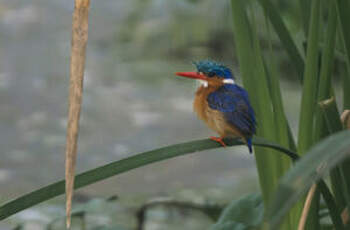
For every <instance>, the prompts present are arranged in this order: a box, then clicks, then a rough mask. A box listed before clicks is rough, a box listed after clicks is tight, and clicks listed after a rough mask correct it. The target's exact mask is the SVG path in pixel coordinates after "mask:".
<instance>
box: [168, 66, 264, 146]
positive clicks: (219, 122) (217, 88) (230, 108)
mask: <svg viewBox="0 0 350 230" xmlns="http://www.w3.org/2000/svg"><path fill="white" fill-rule="evenodd" d="M193 64H194V65H195V66H196V68H197V71H195V72H176V73H175V74H176V75H177V76H181V77H186V78H191V79H196V80H198V81H199V82H200V86H199V87H198V89H197V91H196V93H195V98H194V102H193V109H194V111H195V112H196V113H197V116H198V117H199V119H201V120H203V121H204V122H205V123H206V124H207V126H209V128H211V129H212V130H214V131H216V132H217V133H218V134H219V137H214V136H212V137H210V139H212V140H214V141H216V142H218V143H220V144H221V145H222V146H223V147H226V144H225V142H224V141H223V139H224V138H226V137H234V138H242V140H243V141H244V142H245V144H246V145H247V147H248V150H249V153H252V152H253V150H252V137H253V135H254V134H255V133H256V126H257V122H256V119H255V113H254V109H253V107H252V106H251V104H250V101H249V96H248V92H247V91H246V90H245V89H244V88H242V87H241V86H239V85H237V84H236V82H235V77H234V75H233V73H232V71H231V69H230V68H228V67H226V66H225V65H223V64H221V63H219V62H215V61H212V60H202V61H198V62H193Z"/></svg>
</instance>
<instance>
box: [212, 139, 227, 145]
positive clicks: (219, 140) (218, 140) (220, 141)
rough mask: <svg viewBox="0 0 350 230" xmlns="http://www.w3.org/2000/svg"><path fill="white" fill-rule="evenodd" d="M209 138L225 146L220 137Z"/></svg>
mask: <svg viewBox="0 0 350 230" xmlns="http://www.w3.org/2000/svg"><path fill="white" fill-rule="evenodd" d="M210 139H212V140H213V141H216V142H218V143H220V144H221V145H222V146H223V147H227V145H226V144H225V142H224V141H223V140H222V139H223V138H222V137H210Z"/></svg>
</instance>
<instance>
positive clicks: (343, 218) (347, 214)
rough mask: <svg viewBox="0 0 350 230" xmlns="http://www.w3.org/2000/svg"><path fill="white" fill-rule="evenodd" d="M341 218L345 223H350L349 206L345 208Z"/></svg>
mask: <svg viewBox="0 0 350 230" xmlns="http://www.w3.org/2000/svg"><path fill="white" fill-rule="evenodd" d="M341 219H342V221H343V224H344V225H347V224H348V222H349V211H348V208H344V210H343V211H342V213H341Z"/></svg>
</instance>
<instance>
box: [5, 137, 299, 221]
mask: <svg viewBox="0 0 350 230" xmlns="http://www.w3.org/2000/svg"><path fill="white" fill-rule="evenodd" d="M225 143H226V144H227V145H228V146H237V145H244V143H243V142H242V141H241V140H238V139H225ZM253 145H256V146H262V147H269V148H272V149H276V150H279V151H281V152H283V153H285V154H287V155H288V156H290V157H291V158H292V159H297V158H298V155H297V154H295V153H294V152H292V151H290V150H288V149H285V148H283V147H282V146H279V145H277V144H275V143H273V142H270V141H267V140H265V139H263V138H260V137H254V138H253ZM219 147H222V146H221V145H220V144H219V143H217V142H214V141H212V140H210V139H205V140H197V141H190V142H187V143H182V144H176V145H171V146H167V147H163V148H159V149H155V150H152V151H148V152H144V153H140V154H137V155H134V156H131V157H128V158H126V159H123V160H119V161H116V162H112V163H109V164H106V165H104V166H101V167H98V168H95V169H92V170H89V171H86V172H84V173H81V174H79V175H77V176H76V178H75V186H74V187H75V189H77V188H81V187H84V186H87V185H89V184H93V183H95V182H98V181H101V180H104V179H106V178H109V177H111V176H115V175H118V174H121V173H124V172H127V171H130V170H132V169H135V168H139V167H142V166H145V165H148V164H151V163H154V162H158V161H162V160H166V159H170V158H174V157H177V156H182V155H185V154H189V153H194V152H198V151H202V150H207V149H214V148H219ZM63 193H64V180H61V181H58V182H56V183H53V184H50V185H48V186H45V187H42V188H40V189H38V190H35V191H33V192H30V193H28V194H25V195H23V196H21V197H19V198H17V199H14V200H12V201H9V202H7V203H5V204H2V205H1V206H0V220H3V219H5V218H7V217H9V216H11V215H13V214H15V213H17V212H19V211H22V210H24V209H26V208H29V207H32V206H34V205H36V204H39V203H41V202H43V201H46V200H49V199H51V198H54V197H56V196H58V195H61V194H63Z"/></svg>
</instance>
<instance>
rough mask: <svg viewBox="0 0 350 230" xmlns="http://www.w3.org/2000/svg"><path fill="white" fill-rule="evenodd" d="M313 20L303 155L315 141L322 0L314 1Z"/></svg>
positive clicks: (303, 105) (301, 131)
mask: <svg viewBox="0 0 350 230" xmlns="http://www.w3.org/2000/svg"><path fill="white" fill-rule="evenodd" d="M311 10H312V12H311V22H310V27H309V30H310V31H309V38H308V42H307V44H308V47H307V54H306V55H307V56H306V67H305V74H304V85H303V94H302V100H301V112H300V119H299V121H300V122H299V135H298V137H299V138H298V152H299V154H301V155H303V154H305V153H306V151H307V150H308V149H309V148H310V147H311V145H312V142H313V130H314V127H313V124H314V113H315V109H316V107H315V105H316V92H317V88H318V85H317V82H318V80H317V79H318V66H317V61H318V42H319V28H320V24H319V23H320V11H321V10H320V0H313V1H312V8H311Z"/></svg>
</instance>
